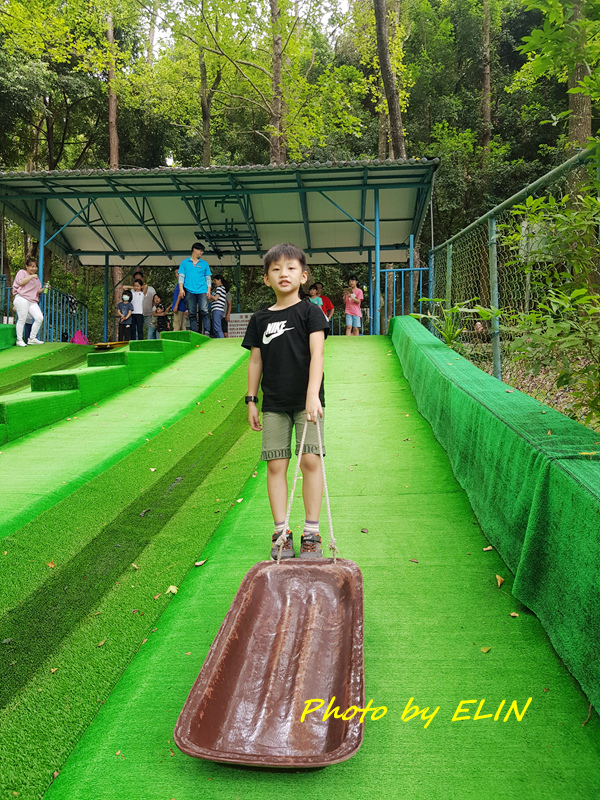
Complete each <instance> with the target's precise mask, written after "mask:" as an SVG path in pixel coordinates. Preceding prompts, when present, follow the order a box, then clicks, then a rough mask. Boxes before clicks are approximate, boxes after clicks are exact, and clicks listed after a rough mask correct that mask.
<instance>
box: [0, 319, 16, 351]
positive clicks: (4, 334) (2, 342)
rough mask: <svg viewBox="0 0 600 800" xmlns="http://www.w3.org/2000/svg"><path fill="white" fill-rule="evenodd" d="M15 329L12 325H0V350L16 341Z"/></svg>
mask: <svg viewBox="0 0 600 800" xmlns="http://www.w3.org/2000/svg"><path fill="white" fill-rule="evenodd" d="M16 330H17V329H16V327H15V326H14V325H0V350H5V349H6V348H7V347H12V346H13V345H14V343H15V342H16V341H17V333H16Z"/></svg>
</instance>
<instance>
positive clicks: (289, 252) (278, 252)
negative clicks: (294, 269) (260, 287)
mask: <svg viewBox="0 0 600 800" xmlns="http://www.w3.org/2000/svg"><path fill="white" fill-rule="evenodd" d="M282 258H287V259H288V261H297V262H298V263H299V264H300V266H301V267H302V269H303V270H305V269H306V256H305V255H304V250H301V249H300V248H299V247H296V245H295V244H289V243H288V244H274V245H273V247H272V248H271V249H270V250H268V251H267V252H266V253H265V255H264V258H263V266H264V273H265V275H268V273H269V267H270V266H271V264H275V263H276V262H277V261H279V260H280V259H282Z"/></svg>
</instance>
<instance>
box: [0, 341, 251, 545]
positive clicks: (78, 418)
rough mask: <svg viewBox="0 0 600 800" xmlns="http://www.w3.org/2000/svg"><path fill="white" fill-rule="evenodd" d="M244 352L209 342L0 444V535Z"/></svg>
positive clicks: (184, 404)
mask: <svg viewBox="0 0 600 800" xmlns="http://www.w3.org/2000/svg"><path fill="white" fill-rule="evenodd" d="M245 358H247V352H246V351H243V350H242V348H241V347H240V346H239V342H237V341H236V340H234V339H231V340H229V339H226V340H218V341H217V340H211V341H209V342H207V343H206V344H203V345H202V347H198V348H194V349H192V350H191V351H190V352H189V353H188V354H187V355H184V356H182V357H181V358H180V359H178V360H177V361H176V362H175V363H174V364H170V365H166V366H164V367H163V368H162V369H160V370H157V371H156V373H155V374H151V375H148V376H146V377H145V378H144V383H143V384H142V385H141V386H132V387H130V388H128V389H123V390H122V391H121V392H118V393H117V394H115V395H112V396H111V397H108V398H105V399H104V400H101V401H99V402H98V403H97V404H96V403H95V404H94V405H93V406H89V407H87V408H84V409H81V410H80V411H78V412H77V413H76V414H73V415H72V416H71V417H70V418H69V419H64V420H62V421H60V422H57V423H55V424H53V425H51V426H48V427H46V428H43V429H41V430H38V431H34V432H33V433H31V434H29V435H27V436H23V437H22V438H20V439H18V440H16V441H14V442H10V443H8V444H4V445H2V446H0V485H1V486H2V489H3V491H2V493H0V538H1V537H2V536H6V535H8V534H11V533H14V531H15V530H16V529H17V528H19V527H21V526H22V525H25V524H26V523H27V522H29V521H31V520H32V519H34V518H35V517H36V516H37V515H38V514H41V513H42V512H43V511H45V510H46V509H48V508H51V507H52V506H53V505H54V504H55V503H57V502H58V501H59V500H62V499H63V498H64V497H66V496H67V495H69V494H70V493H71V492H73V491H75V490H76V489H77V488H79V487H80V486H82V485H83V484H84V483H86V482H87V481H88V480H90V478H92V477H94V476H95V475H98V474H99V473H100V472H102V471H103V470H105V469H107V468H108V467H110V466H111V465H112V464H114V463H116V462H117V461H119V460H120V459H121V458H123V457H124V456H125V455H127V453H130V452H131V451H132V450H134V449H135V448H136V447H138V446H139V445H140V444H143V443H144V442H145V441H146V439H147V438H149V437H151V436H152V435H154V434H155V433H157V432H159V431H160V430H162V428H163V427H166V426H168V425H171V424H173V422H176V421H177V420H178V419H180V418H181V417H182V416H183V415H184V414H186V413H187V412H188V411H189V410H191V409H192V408H194V407H195V404H196V402H197V401H198V400H199V399H200V397H203V396H205V395H206V393H207V392H209V391H211V390H212V389H213V388H214V387H216V386H217V385H218V384H219V383H220V382H221V381H222V380H223V379H224V378H225V377H226V376H227V375H228V374H229V373H230V372H231V371H233V370H234V369H236V368H237V367H239V366H240V364H241V363H242V362H243V361H244V359H245Z"/></svg>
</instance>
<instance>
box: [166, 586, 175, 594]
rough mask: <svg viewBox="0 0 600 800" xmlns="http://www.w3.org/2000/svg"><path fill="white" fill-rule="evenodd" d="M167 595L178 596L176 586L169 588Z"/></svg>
mask: <svg viewBox="0 0 600 800" xmlns="http://www.w3.org/2000/svg"><path fill="white" fill-rule="evenodd" d="M165 594H177V587H176V586H169V588H168V589H167V591H166V592H165Z"/></svg>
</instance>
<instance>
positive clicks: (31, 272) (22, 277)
mask: <svg viewBox="0 0 600 800" xmlns="http://www.w3.org/2000/svg"><path fill="white" fill-rule="evenodd" d="M12 288H13V294H14V296H15V299H14V306H15V311H16V312H17V346H18V347H25V346H26V345H25V342H24V341H23V328H24V327H25V323H26V322H27V319H28V317H30V318H32V319H33V325H32V326H31V334H30V336H29V339H28V340H27V344H44V343H43V342H40V340H39V339H38V338H37V334H38V331H39V329H40V327H41V325H42V322H43V321H44V315H43V314H42V311H41V309H40V307H39V305H38V300H39V299H40V292H41V291H42V284H41V283H40V279H39V278H38V276H37V264H36V262H35V259H33V258H28V259H26V261H25V269H20V270H19V271H18V272H17V274H16V275H15V280H14V283H13V287H12Z"/></svg>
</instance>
